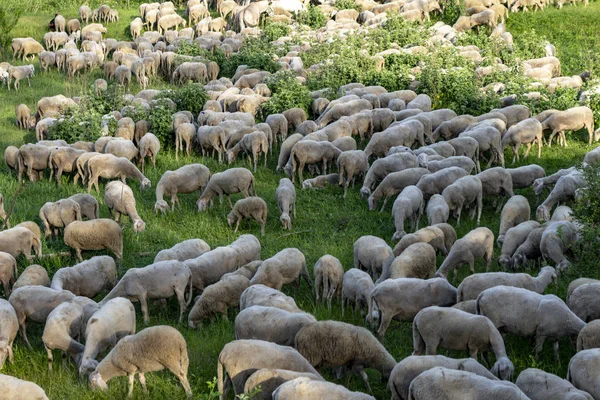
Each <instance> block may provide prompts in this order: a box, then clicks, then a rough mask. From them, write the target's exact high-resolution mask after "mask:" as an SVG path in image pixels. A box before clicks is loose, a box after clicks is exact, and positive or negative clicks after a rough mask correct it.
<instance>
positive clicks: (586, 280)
mask: <svg viewBox="0 0 600 400" xmlns="http://www.w3.org/2000/svg"><path fill="white" fill-rule="evenodd" d="M587 283H600V280H598V279H592V278H577V279H575V280H573V281H571V282H570V283H569V287H568V288H567V300H566V302H567V304H569V302H570V298H571V295H572V294H573V292H574V291H575V289H577V288H578V287H579V286H581V285H585V284H587Z"/></svg>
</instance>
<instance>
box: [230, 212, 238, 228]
mask: <svg viewBox="0 0 600 400" xmlns="http://www.w3.org/2000/svg"><path fill="white" fill-rule="evenodd" d="M237 220H238V217H237V215H236V214H235V212H234V211H231V212H230V213H229V214H228V215H227V224H228V225H229V226H231V225H233V224H235V223H236V222H237Z"/></svg>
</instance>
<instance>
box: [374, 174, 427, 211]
mask: <svg viewBox="0 0 600 400" xmlns="http://www.w3.org/2000/svg"><path fill="white" fill-rule="evenodd" d="M429 174H430V172H429V170H427V169H425V168H410V169H406V170H404V171H398V172H392V173H391V174H389V175H387V176H386V177H385V178H383V180H382V181H381V183H380V184H379V186H377V188H376V189H375V190H374V191H373V193H372V194H371V195H370V196H369V198H368V203H369V210H375V209H377V204H378V202H379V199H381V198H382V197H383V198H384V200H383V204H382V205H381V211H383V209H384V208H385V205H386V204H387V201H388V200H389V198H390V197H392V196H394V195H396V194H398V193H400V192H401V191H402V189H404V188H405V187H407V186H411V185H416V184H417V182H419V180H420V179H421V177H423V176H424V175H429Z"/></svg>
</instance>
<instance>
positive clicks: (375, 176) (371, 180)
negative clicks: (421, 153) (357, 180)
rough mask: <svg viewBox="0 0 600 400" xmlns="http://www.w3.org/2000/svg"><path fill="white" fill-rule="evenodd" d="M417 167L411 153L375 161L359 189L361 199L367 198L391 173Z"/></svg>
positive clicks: (415, 159) (393, 155)
mask: <svg viewBox="0 0 600 400" xmlns="http://www.w3.org/2000/svg"><path fill="white" fill-rule="evenodd" d="M418 166H419V164H418V162H417V157H416V156H415V155H414V154H412V152H403V153H394V154H390V155H388V156H387V157H384V158H379V159H377V160H375V162H374V163H373V165H371V167H370V168H369V170H368V171H367V175H366V176H365V180H364V182H363V187H362V188H361V189H360V195H361V197H362V198H367V197H368V196H369V195H370V194H371V191H372V190H373V189H374V188H375V184H376V183H377V182H379V181H381V180H383V179H384V178H385V177H386V176H387V175H389V174H391V173H392V172H398V171H402V170H405V169H409V168H416V167H418Z"/></svg>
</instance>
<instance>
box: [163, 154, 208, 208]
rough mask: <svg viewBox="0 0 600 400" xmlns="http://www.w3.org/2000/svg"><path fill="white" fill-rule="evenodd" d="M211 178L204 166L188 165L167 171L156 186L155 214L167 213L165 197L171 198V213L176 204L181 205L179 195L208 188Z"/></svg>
mask: <svg viewBox="0 0 600 400" xmlns="http://www.w3.org/2000/svg"><path fill="white" fill-rule="evenodd" d="M209 178H210V170H209V169H208V168H207V167H205V166H204V165H202V164H188V165H184V166H183V167H181V168H179V169H177V170H175V171H166V172H165V173H164V174H163V175H162V177H161V178H160V180H159V181H158V184H157V185H156V204H155V205H154V213H155V214H156V213H158V212H159V211H161V212H162V213H163V214H166V213H167V210H168V209H169V206H168V204H167V202H166V201H165V200H163V197H164V196H165V195H167V196H171V211H174V210H175V203H177V204H179V207H181V203H180V202H179V198H178V197H177V193H192V192H195V191H197V190H201V189H202V188H203V187H205V186H206V184H207V183H208V180H209Z"/></svg>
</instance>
